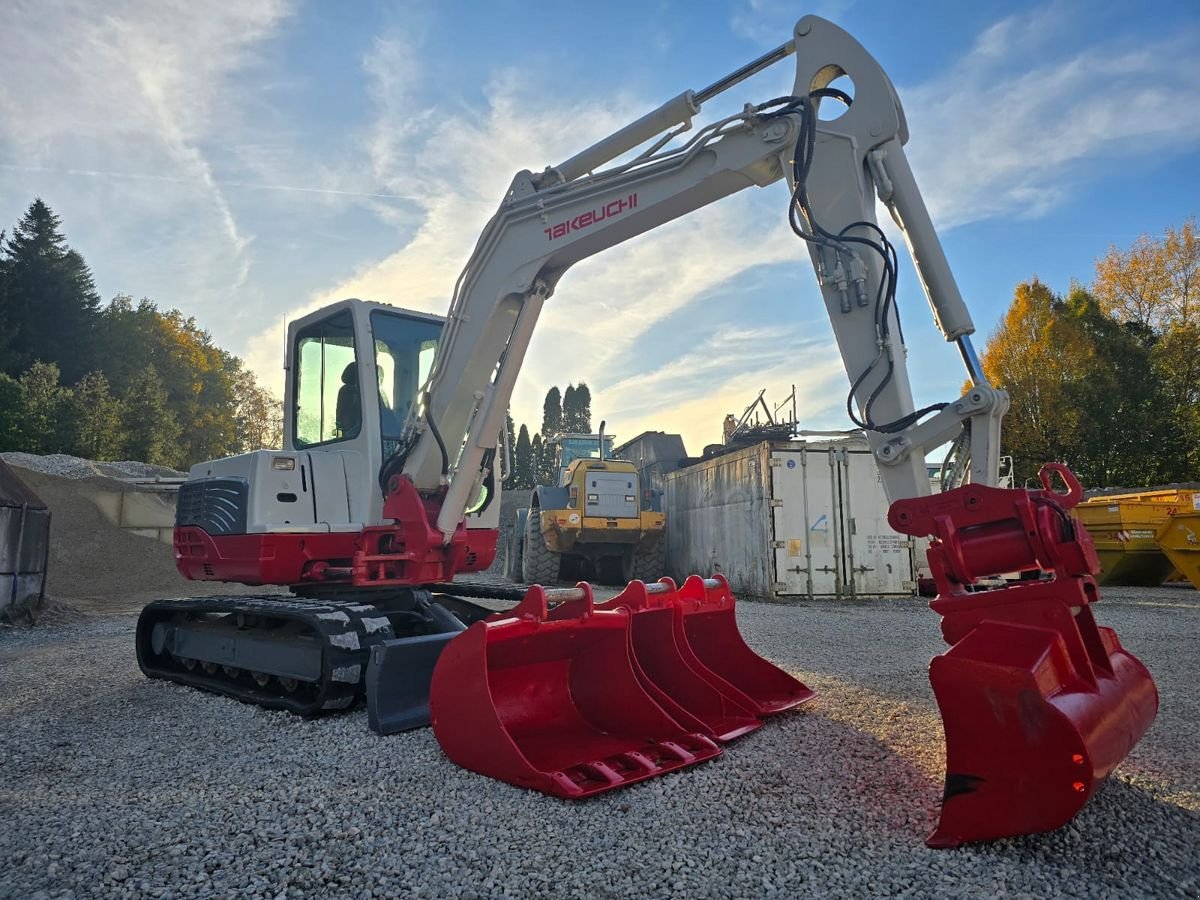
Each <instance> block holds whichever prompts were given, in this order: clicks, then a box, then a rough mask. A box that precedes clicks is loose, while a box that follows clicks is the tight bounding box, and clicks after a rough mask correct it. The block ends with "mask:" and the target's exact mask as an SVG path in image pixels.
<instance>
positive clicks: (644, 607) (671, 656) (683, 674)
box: [596, 578, 762, 741]
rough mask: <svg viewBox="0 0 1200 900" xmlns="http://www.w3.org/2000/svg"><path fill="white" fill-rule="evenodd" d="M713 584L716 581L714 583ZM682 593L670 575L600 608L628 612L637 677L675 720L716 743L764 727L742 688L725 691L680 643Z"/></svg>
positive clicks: (631, 587)
mask: <svg viewBox="0 0 1200 900" xmlns="http://www.w3.org/2000/svg"><path fill="white" fill-rule="evenodd" d="M711 585H712V586H713V587H716V586H717V582H711ZM678 606H679V595H678V593H677V592H676V590H675V585H674V583H673V582H672V581H671V580H670V579H665V578H664V579H663V580H662V581H661V582H659V583H657V584H643V583H642V582H640V581H634V582H632V583H631V584H630V585H629V586H628V587H627V588H625V590H624V591H622V592H621V593H620V594H618V595H617V596H616V597H614V598H613V599H611V600H609V601H607V602H605V603H602V604H600V605H599V606H597V607H596V608H597V609H624V610H628V612H629V613H630V614H631V616H632V618H631V620H630V625H629V639H630V646H631V649H632V650H633V661H634V668H635V670H636V672H637V676H638V681H640V682H641V685H642V687H644V688H645V689H646V692H647V693H648V694H649V695H650V696H651V697H653V698H654V701H655V702H656V703H658V705H659V706H661V707H662V708H663V709H664V710H666V712H667V713H668V714H669V715H670V716H671V718H673V719H674V720H675V721H677V722H679V723H680V724H681V725H683V726H684V727H685V728H687V729H689V730H692V731H698V732H700V733H701V734H705V735H708V736H709V737H711V738H713V739H715V740H718V741H731V740H733V739H734V738H736V737H741V736H742V735H743V734H747V733H748V732H751V731H753V730H754V729H756V728H758V727H760V726H761V725H762V721H761V720H760V719H759V718H758V716H757V713H756V710H754V709H751V708H750V707H749V706H748V705H747V704H745V703H742V702H740V701H739V700H738V699H737V697H738V695H740V694H741V692H740V691H738V692H732V691H731V692H724V693H723V692H722V691H721V690H720V689H719V688H718V687H716V686H715V685H714V682H716V681H718V679H716V678H714V677H711V673H707V674H708V676H709V677H706V672H705V670H704V669H703V667H702V666H701V665H700V663H699V661H698V660H697V659H696V658H695V655H694V654H693V653H692V652H691V651H690V649H689V648H687V647H686V646H685V647H682V648H681V647H680V646H679V642H680V640H681V637H682V635H681V633H680V632H679V629H677V627H676V618H677V616H678Z"/></svg>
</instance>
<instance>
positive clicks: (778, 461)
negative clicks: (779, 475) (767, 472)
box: [767, 456, 783, 468]
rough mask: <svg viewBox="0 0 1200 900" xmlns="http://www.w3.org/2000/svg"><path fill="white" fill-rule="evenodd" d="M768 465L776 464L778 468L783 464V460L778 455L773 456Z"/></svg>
mask: <svg viewBox="0 0 1200 900" xmlns="http://www.w3.org/2000/svg"><path fill="white" fill-rule="evenodd" d="M767 465H769V466H775V467H776V468H778V467H779V466H782V465H783V460H782V459H780V458H779V457H778V456H772V457H771V461H770V462H769V463H767Z"/></svg>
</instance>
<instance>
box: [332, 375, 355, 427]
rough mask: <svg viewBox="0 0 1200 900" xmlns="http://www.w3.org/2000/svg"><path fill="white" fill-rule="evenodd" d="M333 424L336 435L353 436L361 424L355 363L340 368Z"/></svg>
mask: <svg viewBox="0 0 1200 900" xmlns="http://www.w3.org/2000/svg"><path fill="white" fill-rule="evenodd" d="M333 424H334V426H335V427H336V428H337V432H338V437H353V436H354V435H356V434H358V429H359V427H360V426H361V425H362V394H361V393H360V392H359V389H358V364H357V363H350V364H349V365H347V366H346V368H345V369H343V370H342V386H341V387H340V388H338V396H337V408H336V409H335V411H334V414H333Z"/></svg>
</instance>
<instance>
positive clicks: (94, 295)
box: [0, 198, 283, 467]
mask: <svg viewBox="0 0 1200 900" xmlns="http://www.w3.org/2000/svg"><path fill="white" fill-rule="evenodd" d="M282 423H283V404H282V403H281V401H279V400H278V399H276V398H275V397H274V396H273V395H272V394H271V393H270V392H269V391H267V390H266V389H264V388H263V387H261V386H260V385H259V384H258V383H257V381H256V379H255V378H254V375H253V374H252V373H251V372H250V371H249V370H247V369H246V367H245V365H244V364H243V363H242V361H241V360H240V359H239V358H238V357H237V356H234V355H233V354H231V353H228V352H227V351H225V350H222V349H221V348H220V347H217V346H216V345H215V344H214V343H213V340H212V337H211V335H209V334H208V332H206V331H204V330H203V329H202V328H201V327H200V326H199V325H197V324H196V321H195V319H192V318H189V317H186V316H184V315H183V314H182V313H181V312H179V310H176V309H172V310H168V311H165V312H164V311H162V310H160V309H159V308H158V307H157V306H156V305H155V304H154V303H153V302H152V301H151V300H149V299H141V300H137V301H135V300H134V299H133V298H132V297H129V296H127V295H123V294H122V295H118V296H117V297H115V298H113V300H112V301H111V302H110V303H109V304H108V305H107V306H102V304H101V301H100V296H99V293H98V292H97V290H96V286H95V282H94V280H93V278H92V274H91V271H90V270H89V269H88V266H87V263H86V262H85V261H84V259H83V257H82V256H81V255H80V254H79V253H78V252H77V251H75V250H73V249H71V248H70V247H69V246H68V244H67V240H66V237H65V236H64V234H63V231H62V222H61V220H60V219H59V217H58V216H57V215H55V213H54V212H53V211H52V210H51V209H50V207H49V206H47V205H46V203H45V202H43V201H42V200H41V199H40V198H39V199H36V200H34V201H33V203H32V204H31V205H30V207H29V209H28V211H27V212H26V213H25V215H24V216H23V217H22V218H21V220H20V222H18V223H17V225H16V227H14V228H13V230H12V236H11V237H6V236H5V235H4V233H3V232H0V451H3V450H23V451H26V452H29V453H39V454H45V453H70V454H73V455H76V456H82V457H86V458H89V459H96V460H113V459H135V460H140V461H143V462H148V463H153V464H156V465H164V466H172V467H186V466H189V465H191V464H193V463H196V462H200V461H202V460H205V459H214V458H218V457H222V456H228V455H230V454H234V453H242V452H246V451H249V450H254V449H258V448H260V447H278V446H280V443H281V441H282Z"/></svg>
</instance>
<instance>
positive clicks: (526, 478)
mask: <svg viewBox="0 0 1200 900" xmlns="http://www.w3.org/2000/svg"><path fill="white" fill-rule="evenodd" d="M509 481H510V487H513V488H516V489H523V490H530V489H532V488H533V448H532V445H531V444H530V441H529V429H528V428H526V427H525V426H524V425H522V426H521V430H520V431H519V432H518V433H517V441H516V445H515V446H514V448H513V470H512V478H511V479H509Z"/></svg>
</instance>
